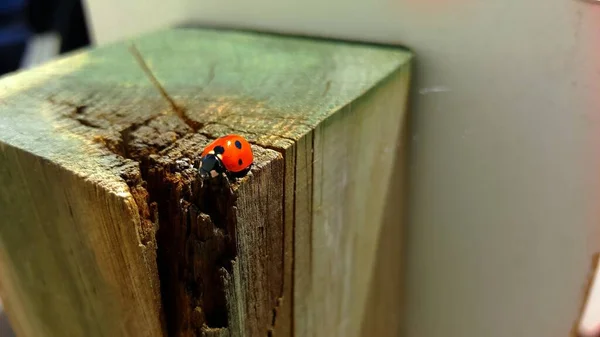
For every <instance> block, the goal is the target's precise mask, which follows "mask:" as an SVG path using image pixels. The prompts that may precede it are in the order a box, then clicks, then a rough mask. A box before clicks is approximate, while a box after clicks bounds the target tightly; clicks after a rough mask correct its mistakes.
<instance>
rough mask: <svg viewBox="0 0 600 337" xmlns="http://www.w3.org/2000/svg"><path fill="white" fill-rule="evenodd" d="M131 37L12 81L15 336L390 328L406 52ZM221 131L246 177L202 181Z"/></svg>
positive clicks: (328, 332)
mask: <svg viewBox="0 0 600 337" xmlns="http://www.w3.org/2000/svg"><path fill="white" fill-rule="evenodd" d="M134 42H135V45H136V47H137V48H136V49H134V50H139V55H138V54H137V52H134V53H133V54H132V53H131V49H130V48H128V44H126V43H117V44H113V45H110V46H106V47H101V48H98V49H93V50H89V51H82V52H78V53H75V54H72V55H70V56H68V57H65V58H62V59H60V60H57V61H53V62H50V63H48V64H46V65H44V66H42V67H39V68H36V69H33V70H30V71H26V72H22V73H18V74H14V75H11V76H8V77H5V78H3V79H1V80H0V163H1V165H0V186H2V189H1V190H0V214H1V215H2V220H1V221H0V272H1V273H0V291H1V292H0V295H1V297H2V298H3V299H4V302H5V308H6V310H7V312H8V314H9V318H10V319H11V322H12V324H13V326H14V329H15V330H16V332H17V334H18V335H19V336H26V337H27V336H34V337H43V336H56V337H58V336H60V337H62V336H111V337H113V336H231V337H235V336H297V337H300V336H344V337H345V336H348V337H352V336H359V335H363V336H371V335H372V334H373V333H374V331H377V332H376V334H377V336H386V335H387V336H394V335H397V331H398V330H399V328H398V327H399V323H398V322H399V321H400V317H399V316H398V315H399V313H400V311H399V310H400V308H401V304H400V302H401V301H400V300H401V299H400V298H399V296H400V293H399V292H398V291H397V289H398V288H399V282H400V280H401V273H400V266H401V256H400V254H401V250H400V249H399V248H398V247H402V245H401V241H400V240H401V223H402V221H401V220H402V218H403V208H402V203H403V194H402V190H403V187H402V179H403V176H404V174H403V172H404V169H403V166H404V165H403V150H402V147H401V145H402V136H403V135H404V132H403V130H404V126H405V125H406V123H405V117H406V101H407V93H408V91H409V75H410V61H411V57H412V56H411V54H410V53H409V52H407V51H405V50H403V49H400V48H394V47H382V46H365V45H360V44H354V43H342V42H332V41H324V40H313V39H307V38H296V37H283V36H272V35H267V34H258V33H244V32H235V31H219V30H210V29H173V30H166V31H162V32H156V33H153V34H150V35H147V36H143V37H140V38H138V39H136V40H135V41H134ZM136 55H137V56H136ZM136 57H138V58H137V59H136ZM145 68H147V69H145ZM153 79H155V80H156V81H155V82H154V81H153ZM159 87H160V88H162V89H161V90H164V92H162V93H161V92H160V90H157V88H159ZM227 133H237V134H240V135H242V136H244V137H246V138H247V139H248V140H249V141H250V142H251V143H252V146H253V150H254V153H255V157H256V158H255V159H256V160H255V164H254V166H253V168H252V171H251V172H250V173H249V174H248V175H247V176H246V177H244V178H241V179H239V180H236V181H229V180H228V179H226V178H224V177H217V178H215V179H212V180H207V181H200V179H198V178H197V176H196V174H195V170H194V168H193V167H192V165H193V163H194V161H195V160H196V159H197V157H198V155H199V153H200V152H201V151H202V148H203V147H204V146H205V145H206V144H207V143H208V142H209V141H210V140H211V139H214V138H215V137H218V136H221V135H224V134H227ZM395 297H398V299H397V300H396V299H395ZM382 325H385V326H382ZM386 326H388V327H389V328H388V327H386Z"/></svg>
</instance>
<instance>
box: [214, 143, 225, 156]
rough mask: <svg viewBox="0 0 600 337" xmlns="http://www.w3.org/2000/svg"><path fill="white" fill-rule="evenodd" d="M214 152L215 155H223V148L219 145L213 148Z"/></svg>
mask: <svg viewBox="0 0 600 337" xmlns="http://www.w3.org/2000/svg"><path fill="white" fill-rule="evenodd" d="M214 151H215V153H216V154H223V153H225V148H224V147H222V146H221V145H218V146H215V149H214Z"/></svg>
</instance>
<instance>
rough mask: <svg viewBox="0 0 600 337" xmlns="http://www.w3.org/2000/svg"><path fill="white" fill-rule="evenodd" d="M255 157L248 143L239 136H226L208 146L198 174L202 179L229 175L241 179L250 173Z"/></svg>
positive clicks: (201, 156)
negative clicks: (224, 174) (222, 174)
mask: <svg viewBox="0 0 600 337" xmlns="http://www.w3.org/2000/svg"><path fill="white" fill-rule="evenodd" d="M253 162H254V155H253V153H252V147H251V146H250V143H248V141H247V140H246V139H245V138H244V137H242V136H239V135H226V136H223V137H219V138H217V139H215V140H214V141H213V142H212V143H210V144H208V145H207V146H206V147H205V148H204V151H202V154H201V155H200V164H199V168H198V173H199V174H200V177H202V178H208V177H213V178H214V177H216V176H218V175H219V174H221V173H227V174H228V175H230V176H233V177H241V176H243V175H245V174H246V173H248V171H249V170H250V167H251V166H252V163H253Z"/></svg>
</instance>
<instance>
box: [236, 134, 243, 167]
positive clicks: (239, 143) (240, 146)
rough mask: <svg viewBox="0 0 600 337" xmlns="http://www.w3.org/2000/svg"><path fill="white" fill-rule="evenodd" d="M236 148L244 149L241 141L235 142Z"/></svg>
mask: <svg viewBox="0 0 600 337" xmlns="http://www.w3.org/2000/svg"><path fill="white" fill-rule="evenodd" d="M235 147H237V148H238V149H241V148H242V143H241V142H240V141H239V140H236V141H235ZM240 165H242V164H241V163H240Z"/></svg>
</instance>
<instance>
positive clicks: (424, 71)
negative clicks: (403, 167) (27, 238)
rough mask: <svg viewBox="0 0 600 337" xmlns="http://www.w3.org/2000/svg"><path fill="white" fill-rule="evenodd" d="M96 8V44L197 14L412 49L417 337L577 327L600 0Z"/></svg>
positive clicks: (599, 77) (595, 217)
mask: <svg viewBox="0 0 600 337" xmlns="http://www.w3.org/2000/svg"><path fill="white" fill-rule="evenodd" d="M126 3H127V4H126ZM88 4H89V10H90V13H91V19H92V24H93V28H94V30H95V38H96V41H97V42H99V43H105V42H108V41H113V40H115V39H121V38H123V37H126V36H129V35H130V34H137V33H139V32H142V31H146V30H149V29H155V28H158V27H161V26H163V25H164V24H168V23H173V22H175V21H177V20H179V19H189V18H196V19H198V20H200V21H201V22H208V23H211V22H213V23H220V24H232V25H234V26H241V27H254V28H266V29H271V30H276V31H281V32H286V31H287V32H304V33H309V34H318V35H329V36H334V37H342V38H356V39H367V40H373V41H382V42H395V43H398V42H400V43H403V44H405V45H407V46H409V47H411V48H413V49H414V50H415V52H416V53H417V57H418V65H417V66H418V69H417V78H416V83H415V85H416V90H417V91H416V92H415V95H414V99H413V109H414V110H413V118H414V121H413V123H414V128H413V133H414V135H413V145H412V151H413V155H412V159H413V161H412V168H411V169H412V174H413V177H412V198H413V203H412V214H411V223H410V229H409V235H408V236H409V247H408V251H409V252H408V253H409V254H408V257H409V263H408V264H409V280H408V288H409V289H408V291H409V295H408V312H409V313H408V322H407V323H408V324H407V329H408V334H407V336H408V337H438V336H444V337H475V336H485V337H508V336H510V337H566V336H568V332H569V330H570V328H571V324H572V322H573V320H574V319H575V316H576V313H577V309H578V306H579V304H580V303H579V302H580V300H581V294H582V287H583V285H584V282H585V278H586V275H587V272H588V268H589V265H590V262H591V260H590V259H591V254H592V253H593V252H594V251H596V250H599V249H600V226H599V225H600V211H599V210H596V209H597V208H598V205H600V195H599V192H600V161H599V160H598V158H600V124H599V123H600V3H599V4H597V5H596V4H593V3H586V2H583V1H580V0H545V1H539V0H535V1H534V0H504V1H476V0H455V1H450V0H403V1H400V0H395V1H394V0H369V1H367V0H363V1H360V0H329V1H322V0H308V1H295V2H292V1H284V0H255V1H247V0H228V1H221V0H201V1H198V0H172V1H159V0H144V1H142V0H138V1H135V2H134V1H127V2H123V1H120V0H88ZM125 4H126V5H125ZM134 4H135V5H134ZM123 6H127V7H123ZM114 22H118V24H117V23H114ZM432 88H433V89H432ZM418 90H420V91H421V93H419V92H418ZM595 95H598V98H595ZM591 234H593V236H592V235H591Z"/></svg>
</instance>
